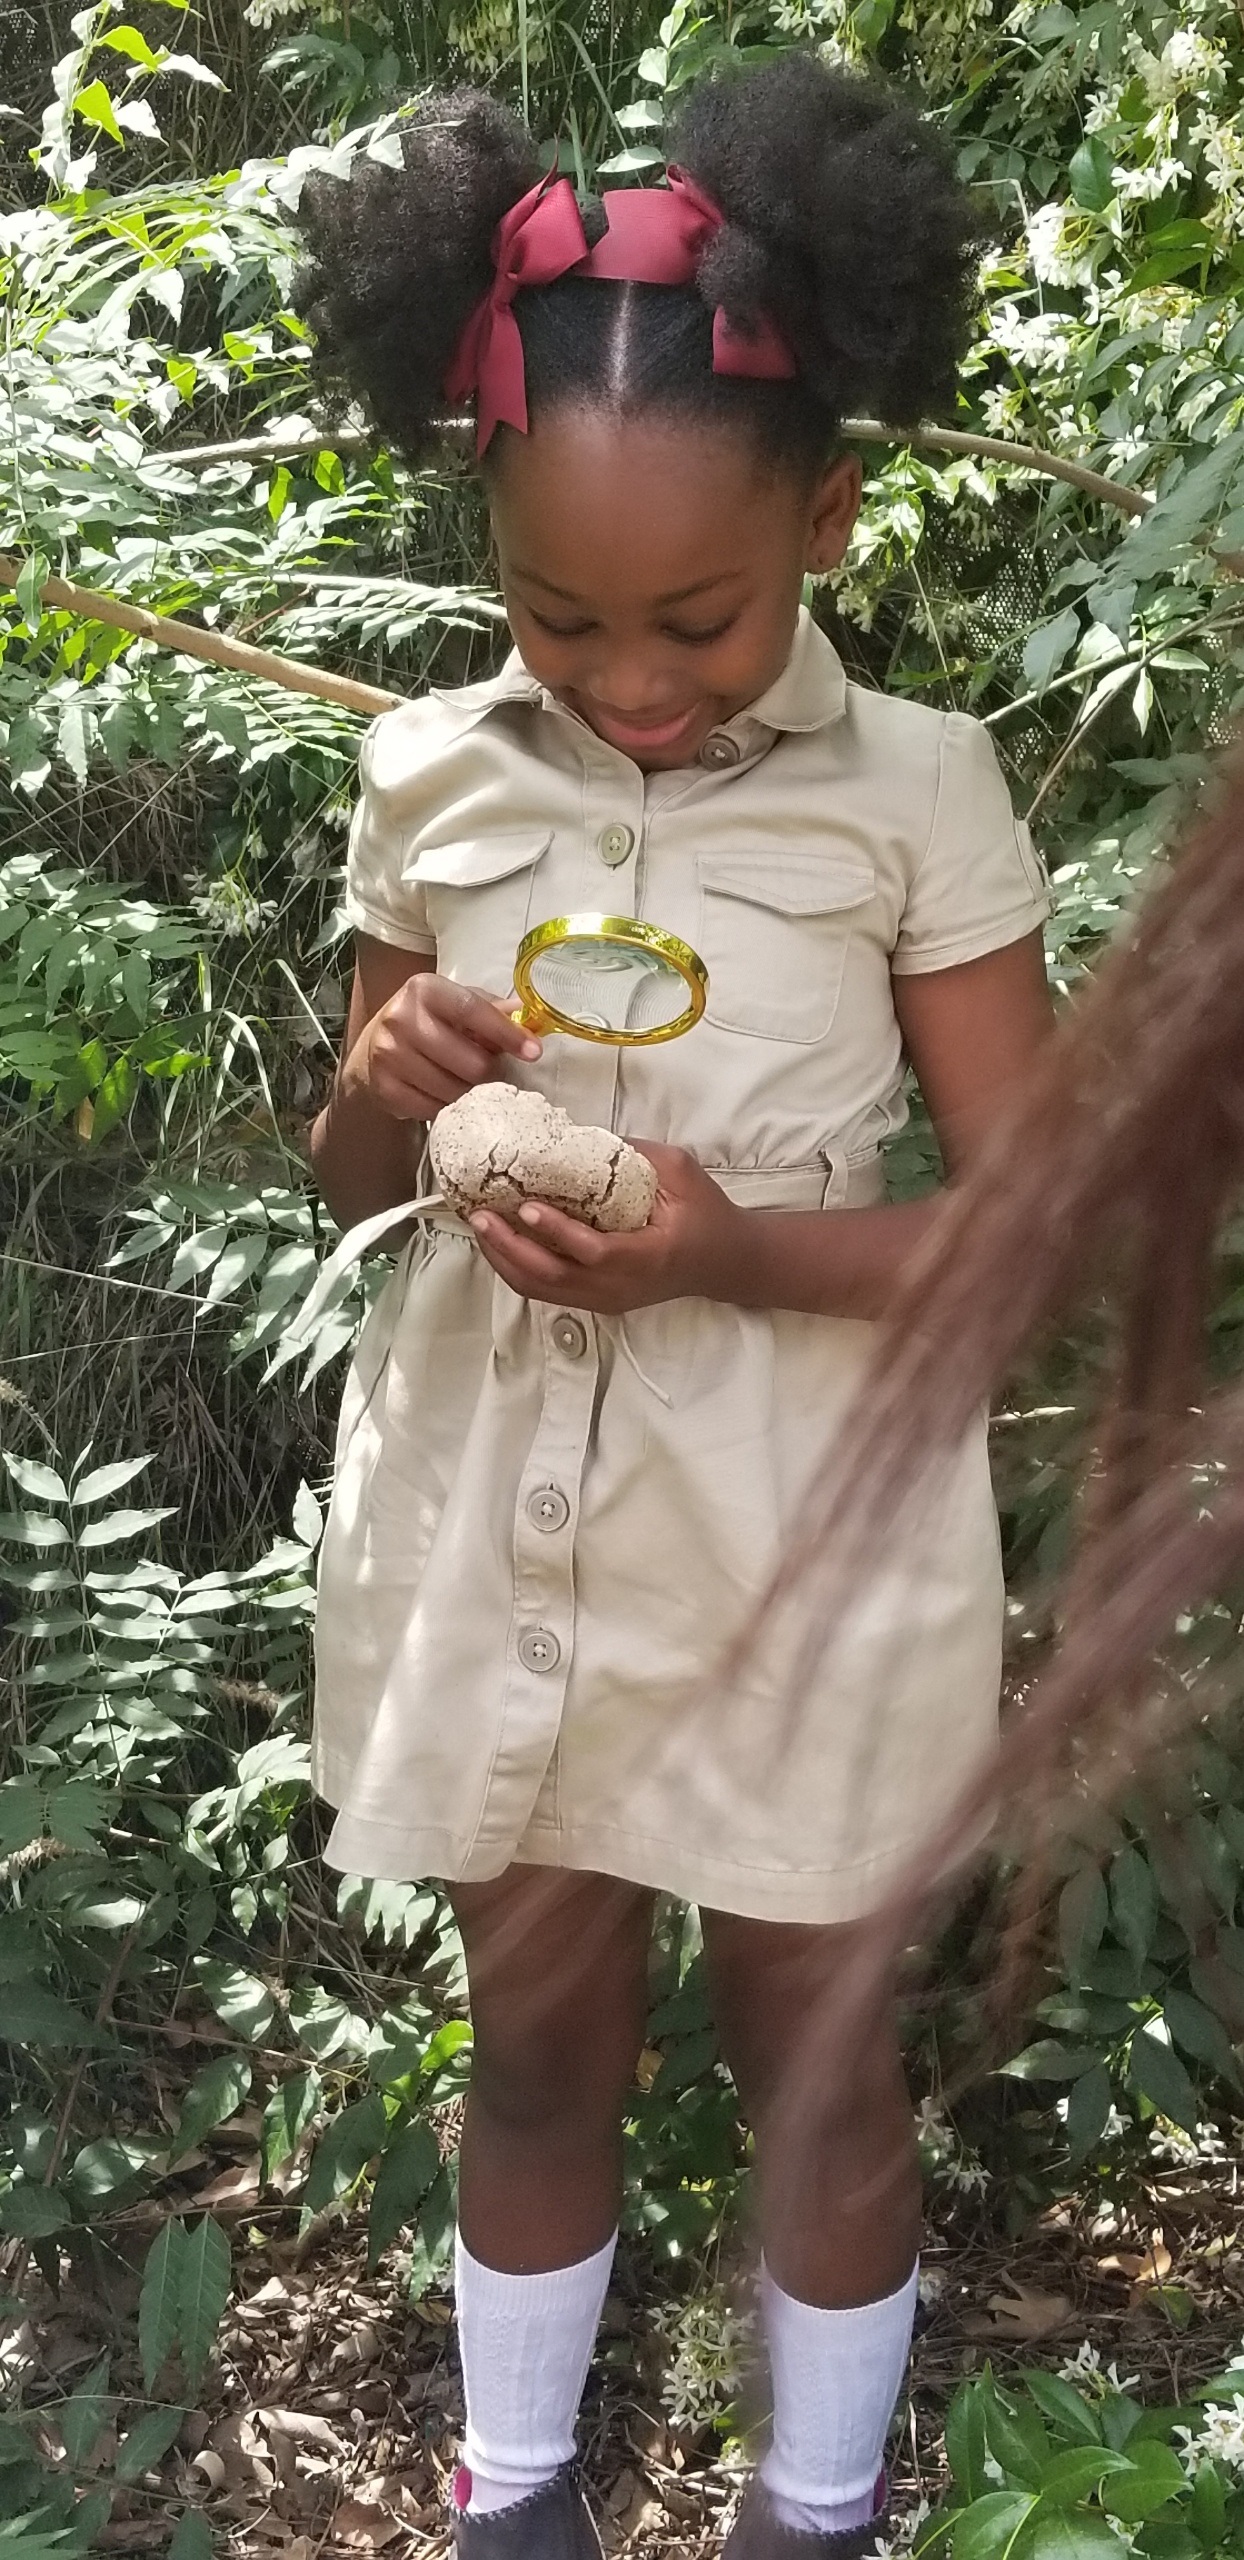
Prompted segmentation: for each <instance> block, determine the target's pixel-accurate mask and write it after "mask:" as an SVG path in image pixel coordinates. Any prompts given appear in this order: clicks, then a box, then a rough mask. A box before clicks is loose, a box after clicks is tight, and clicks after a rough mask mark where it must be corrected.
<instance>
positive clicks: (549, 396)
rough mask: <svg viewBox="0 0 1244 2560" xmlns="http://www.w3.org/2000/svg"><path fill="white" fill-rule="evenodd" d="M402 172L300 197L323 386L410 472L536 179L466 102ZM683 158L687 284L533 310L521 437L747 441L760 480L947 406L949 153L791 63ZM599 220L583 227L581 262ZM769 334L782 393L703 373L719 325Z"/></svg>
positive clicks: (520, 310) (958, 308) (592, 289)
mask: <svg viewBox="0 0 1244 2560" xmlns="http://www.w3.org/2000/svg"><path fill="white" fill-rule="evenodd" d="M400 131H401V136H402V166H401V168H400V169H393V168H389V167H387V166H382V165H381V164H379V163H377V162H375V161H370V160H366V159H362V158H360V159H358V160H356V161H355V163H354V166H353V168H352V170H351V174H350V177H349V179H348V180H345V181H342V180H338V179H331V178H322V177H320V178H315V179H312V180H311V181H309V182H308V184H307V186H306V187H305V188H304V191H303V196H302V202H301V205H300V208H299V215H298V221H299V227H300V229H301V231H302V233H303V237H304V240H305V242H306V245H307V250H308V257H307V260H306V262H305V263H304V265H303V266H302V267H301V268H300V270H299V274H298V277H297V279H296V284H295V301H296V305H297V308H298V309H299V311H300V312H301V313H302V315H303V317H304V318H305V319H306V320H307V322H308V324H309V326H310V327H311V329H312V330H313V332H314V334H315V338H316V344H317V361H318V366H319V370H320V374H321V378H322V380H323V381H324V383H325V384H326V386H327V387H328V389H329V390H330V393H331V392H332V391H334V390H335V392H336V394H337V396H338V398H340V397H341V396H342V395H344V396H345V397H346V398H349V399H351V400H356V401H358V402H359V403H361V405H362V406H363V407H364V409H366V410H367V411H368V412H369V414H370V416H371V417H372V419H373V420H374V422H375V424H376V426H377V427H378V429H379V431H380V433H381V434H382V435H383V436H384V437H385V438H386V440H387V441H388V442H389V443H390V444H391V445H392V446H393V447H394V449H395V450H396V451H398V452H400V453H402V454H404V455H405V456H406V458H407V459H408V460H409V461H411V462H414V463H418V462H421V461H423V460H424V459H426V457H427V455H428V453H429V451H430V450H431V449H433V448H434V447H435V445H436V442H437V440H438V438H439V436H440V435H441V434H442V433H443V431H444V426H445V419H444V395H443V388H442V386H443V383H444V379H445V374H446V371H447V369H448V367H449V364H450V360H451V358H452V355H453V352H454V349H455V347H456V345H457V342H458V339H459V337H460V335H461V332H462V329H463V327H464V325H465V323H466V321H467V319H468V317H469V315H470V313H471V311H472V310H473V309H474V307H475V305H476V304H477V303H478V302H479V301H480V299H481V298H482V296H483V295H484V294H485V293H486V292H487V290H488V286H489V283H490V281H491V276H492V263H491V256H490V244H491V241H492V236H493V233H494V231H495V229H496V226H497V223H498V222H499V221H500V219H501V216H502V215H503V214H504V213H505V212H507V211H508V210H509V208H510V207H511V206H512V205H513V204H515V203H517V201H518V199H519V197H520V196H522V195H523V194H525V193H526V191H527V189H528V188H529V187H531V186H533V185H534V184H535V183H536V180H537V178H538V176H539V174H540V171H539V160H538V156H537V153H536V151H535V148H534V145H533V143H532V140H531V137H530V135H529V134H528V132H527V130H526V128H525V126H524V125H523V124H522V123H521V121H520V119H519V118H518V117H517V116H515V115H514V114H513V113H512V111H511V110H510V109H508V108H506V107H503V106H500V105H499V104H498V103H497V102H496V101H495V100H493V99H490V98H488V97H486V96H484V95H483V93H482V92H480V91H476V90H472V89H459V90H454V91H452V92H450V93H448V94H446V95H442V96H439V97H432V98H429V99H425V100H424V101H422V102H421V103H420V104H419V105H418V106H417V107H416V108H415V109H414V111H413V112H412V114H411V115H410V116H409V118H408V119H406V120H405V121H404V123H403V124H402V126H401V128H400ZM669 141H670V152H671V157H672V158H674V159H676V160H678V161H679V162H680V163H681V164H682V166H683V167H684V168H686V169H687V171H688V173H689V175H690V176H691V177H693V178H694V179H695V180H696V182H697V184H699V185H700V186H701V187H703V188H704V190H705V191H706V193H707V194H709V195H710V196H711V197H712V198H713V200H714V201H715V203H716V204H717V205H718V206H719V207H720V210H721V212H722V215H723V217H724V220H723V226H722V229H721V230H720V232H719V233H718V234H717V236H716V238H715V239H714V240H712V241H711V242H710V244H709V247H708V249H707V250H706V252H705V255H704V257H703V259H702V261H701V264H700V268H699V272H698V275H697V278H696V281H695V283H694V284H691V285H687V286H668V285H641V284H625V283H616V282H606V281H598V280H595V279H588V278H586V277H576V276H572V275H571V276H564V277H561V278H559V279H558V280H557V282H555V283H553V284H550V285H545V286H542V287H538V288H531V289H527V290H525V291H523V292H520V293H519V294H518V296H517V297H516V300H515V303H514V306H513V308H514V317H515V321H516V322H517V325H518V329H519V332H520V335H521V338H522V342H523V358H524V366H525V370H526V382H527V403H528V414H529V416H530V417H531V419H532V421H533V422H534V421H535V420H536V419H538V418H539V416H540V415H541V414H542V413H544V412H547V411H549V410H551V409H553V408H555V407H567V406H571V407H578V406H583V405H591V406H594V407H603V408H606V409H607V410H609V411H610V412H611V413H612V414H614V415H615V416H617V417H618V418H620V419H629V418H634V417H638V416H641V415H652V414H665V415H667V416H670V417H674V418H688V419H690V418H693V417H694V418H696V419H697V420H699V421H702V422H703V423H704V424H706V425H710V426H712V425H717V424H720V425H722V426H727V427H730V428H733V429H736V430H740V431H742V432H745V433H746V434H747V435H748V436H750V437H751V439H752V440H753V441H754V443H755V444H756V446H757V447H758V449H759V451H760V452H761V453H762V454H763V456H764V457H765V459H766V460H767V461H769V462H771V463H773V462H780V463H782V464H784V465H788V466H790V467H793V468H795V469H796V470H798V471H800V472H801V473H802V472H806V471H812V472H814V471H815V470H816V469H817V468H819V467H820V466H822V465H823V464H824V462H825V461H826V460H827V459H828V457H829V455H830V454H831V452H832V450H833V446H834V443H835V441H836V437H837V433H838V428H839V424H840V421H841V419H842V418H843V417H844V416H845V415H847V414H849V413H850V412H852V411H859V410H868V411H875V412H877V413H879V414H880V415H881V416H882V417H884V418H885V419H886V420H887V422H888V423H889V424H891V425H894V426H911V425H915V424H917V423H918V422H919V421H920V419H922V418H924V417H928V416H930V415H932V414H934V413H935V412H937V411H938V410H941V409H944V408H945V407H947V406H948V405H950V404H951V403H952V402H953V398H954V383H955V373H956V369H957V365H958V362H959V359H960V356H961V354H962V352H963V348H964V345H965V343H966V338H967V332H968V326H969V319H970V301H971V273H972V265H973V255H974V248H975V241H976V226H975V222H974V218H973V216H972V213H971V210H970V206H969V201H968V197H967V195H966V192H965V190H964V189H963V187H962V186H961V185H960V183H959V181H958V179H957V178H956V177H955V175H954V171H953V168H952V165H951V162H950V160H949V158H948V156H947V153H946V151H945V148H944V146H943V144H942V142H941V139H940V137H939V136H938V135H937V134H936V133H935V132H934V130H933V129H932V127H931V126H930V125H928V124H927V123H926V122H925V121H924V120H923V118H922V117H921V116H920V115H919V114H918V112H917V111H916V110H915V108H914V107H912V106H910V105H909V104H907V103H906V102H905V101H904V100H901V99H899V98H896V97H894V96H892V95H891V94H890V93H889V91H887V90H885V89H883V88H882V87H881V86H880V85H879V84H878V83H876V82H875V81H872V80H867V79H863V78H861V77H859V76H857V75H856V74H854V73H848V72H843V71H837V70H831V69H830V68H829V67H828V66H827V65H826V64H825V63H823V62H822V61H821V60H820V58H819V57H818V56H817V55H815V54H812V53H807V52H792V53H789V54H785V55H782V56H780V57H779V58H778V59H777V60H776V61H774V62H770V63H767V64H763V65H761V66H760V67H759V68H756V69H751V70H744V71H738V70H728V69H723V70H722V71H719V72H716V73H714V74H712V75H711V76H709V77H708V78H706V79H703V80H701V81H699V82H698V83H696V85H695V86H694V87H693V88H692V89H691V90H690V91H689V92H688V93H687V96H686V97H685V99H684V100H683V101H682V102H681V103H680V105H679V107H678V110H677V112H676V114H675V116H674V118H673V119H672V123H671V130H670V137H669ZM605 223H606V215H605V212H604V208H603V205H602V204H601V202H600V201H599V200H596V201H594V202H592V203H589V204H588V205H587V206H586V208H585V210H584V227H585V230H586V232H587V237H588V240H589V243H592V242H594V241H595V240H596V239H599V237H600V236H601V233H602V232H603V230H604V228H605ZM719 307H721V308H724V310H725V311H726V314H727V316H728V318H729V319H730V321H731V323H732V325H734V326H735V327H738V328H741V329H743V330H745V331H746V330H747V329H748V327H749V326H751V325H754V323H755V321H756V320H757V319H758V318H759V317H761V316H762V315H763V316H765V317H767V318H770V319H772V320H773V321H775V322H776V323H777V325H778V327H779V328H780V329H781V330H782V332H783V334H784V335H785V337H786V339H787V341H788V343H789V344H790V346H791V348H792V350H793V352H794V355H795V359H796V363H797V365H798V375H797V377H796V378H795V379H794V380H792V381H753V380H748V379H743V378H740V377H736V376H726V375H721V374H715V373H714V371H713V361H712V358H713V348H712V321H713V314H714V312H715V311H716V310H717V309H718V308H719Z"/></svg>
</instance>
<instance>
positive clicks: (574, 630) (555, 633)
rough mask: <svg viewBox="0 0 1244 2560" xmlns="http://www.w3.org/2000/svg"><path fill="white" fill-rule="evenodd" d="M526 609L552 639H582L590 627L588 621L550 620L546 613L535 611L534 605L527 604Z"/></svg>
mask: <svg viewBox="0 0 1244 2560" xmlns="http://www.w3.org/2000/svg"><path fill="white" fill-rule="evenodd" d="M527 611H528V613H529V614H530V616H531V619H532V621H533V622H534V623H536V624H537V626H538V628H539V629H540V630H541V631H547V632H548V634H549V637H550V639H552V640H582V639H583V638H584V637H585V635H586V634H587V633H588V632H589V631H590V630H591V629H592V624H591V623H590V622H550V620H549V617H548V615H547V613H537V612H536V609H535V606H534V605H530V604H529V605H528V607H527Z"/></svg>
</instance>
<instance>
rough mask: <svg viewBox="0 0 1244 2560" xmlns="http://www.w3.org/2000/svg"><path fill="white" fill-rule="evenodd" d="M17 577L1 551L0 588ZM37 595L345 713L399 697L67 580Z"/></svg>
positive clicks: (387, 707)
mask: <svg viewBox="0 0 1244 2560" xmlns="http://www.w3.org/2000/svg"><path fill="white" fill-rule="evenodd" d="M21 573H22V563H21V562H20V560H15V559H13V558H11V557H10V556H9V555H8V554H7V553H5V552H0V586H4V587H13V588H15V587H16V585H17V582H18V579H19V578H20V576H21ZM39 593H40V598H41V600H42V602H43V603H44V604H45V605H53V606H58V607H59V608H60V610H61V611H62V612H65V613H75V614H77V615H78V616H79V617H80V618H81V620H82V621H84V622H105V623H108V624H109V625H110V626H111V628H112V629H113V630H114V631H130V632H132V633H133V635H134V637H135V639H137V640H152V641H154V642H155V645H156V647H157V648H159V649H172V650H175V651H176V653H177V655H178V657H182V658H206V659H207V660H208V661H209V662H210V664H211V665H212V666H216V667H231V668H232V669H233V670H234V671H235V672H236V673H237V674H238V675H245V676H261V677H263V678H264V679H265V680H266V681H267V683H269V684H279V685H283V686H284V688H285V691H286V692H287V693H310V694H316V695H318V696H319V699H320V700H321V701H322V702H335V703H337V704H338V706H339V707H340V708H341V709H343V710H345V711H362V712H366V713H367V714H368V715H369V716H372V717H374V715H375V714H376V713H377V712H379V711H392V710H393V709H394V707H395V706H396V704H398V703H399V702H400V701H401V700H402V699H403V697H402V695H401V694H398V693H382V692H381V690H380V688H379V686H378V685H371V684H357V683H356V682H355V680H354V678H353V676H338V675H333V674H331V673H330V671H329V669H328V668H327V667H308V666H305V665H304V664H303V662H302V660H301V659H300V658H281V657H278V656H277V655H276V653H275V651H273V650H271V649H253V648H252V647H251V645H250V643H249V641H247V640H233V639H230V637H229V636H228V634H227V633H226V632H223V631H202V630H200V629H199V627H198V625H197V623H193V622H171V621H169V620H168V619H167V617H166V616H165V615H164V614H162V613H148V612H147V611H146V608H145V607H144V606H142V605H137V604H123V603H122V602H121V600H120V598H119V597H118V596H110V595H106V594H104V593H103V592H102V591H101V590H100V589H98V588H96V587H79V586H77V585H75V584H74V583H73V582H72V581H71V580H70V579H68V578H46V579H45V580H44V583H43V585H42V587H41V588H40V590H39Z"/></svg>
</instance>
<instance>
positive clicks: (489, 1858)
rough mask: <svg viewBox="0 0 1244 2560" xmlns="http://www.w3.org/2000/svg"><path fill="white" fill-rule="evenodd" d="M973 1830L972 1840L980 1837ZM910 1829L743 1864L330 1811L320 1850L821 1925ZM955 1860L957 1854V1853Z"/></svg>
mask: <svg viewBox="0 0 1244 2560" xmlns="http://www.w3.org/2000/svg"><path fill="white" fill-rule="evenodd" d="M982 1836H983V1832H982V1834H981V1835H978V1839H977V1842H976V1846H978V1847H979V1845H980V1838H981V1837H982ZM928 1841H929V1835H928V1833H927V1832H925V1833H922V1834H915V1835H913V1836H912V1837H910V1838H908V1839H906V1840H903V1841H900V1842H898V1843H896V1844H895V1845H894V1847H892V1848H890V1849H886V1850H883V1851H881V1852H879V1853H876V1854H874V1855H873V1856H871V1857H868V1858H862V1859H860V1860H859V1862H858V1864H853V1865H851V1866H849V1867H845V1866H844V1867H837V1868H824V1869H815V1868H811V1869H809V1868H803V1869H795V1868H769V1867H744V1866H739V1865H738V1864H737V1863H731V1864H728V1863H727V1862H725V1861H724V1860H723V1861H721V1862H718V1861H717V1860H715V1859H706V1858H697V1857H695V1856H690V1857H688V1856H687V1855H686V1854H685V1853H683V1852H682V1851H680V1849H679V1848H678V1847H677V1845H676V1844H675V1843H672V1842H670V1841H668V1840H654V1839H645V1838H639V1837H636V1836H635V1835H634V1834H633V1833H631V1832H623V1831H615V1830H611V1829H609V1828H598V1829H589V1828H587V1827H585V1828H583V1829H580V1830H577V1831H573V1832H570V1831H558V1830H554V1829H552V1828H549V1829H543V1828H538V1827H537V1826H536V1825H535V1824H530V1825H529V1826H528V1828H527V1830H526V1831H525V1832H524V1834H523V1836H522V1839H521V1840H520V1841H518V1842H517V1843H516V1844H515V1845H514V1846H513V1847H512V1848H508V1849H505V1850H502V1851H500V1852H498V1851H496V1850H493V1849H491V1848H485V1847H482V1846H479V1845H475V1846H472V1844H471V1843H470V1842H469V1841H468V1840H466V1839H465V1838H462V1837H459V1836H458V1835H457V1834H455V1833H452V1832H448V1831H446V1830H444V1829H443V1828H440V1827H437V1826H434V1825H427V1826H425V1827H421V1828H419V1829H417V1830H415V1829H410V1830H407V1829H405V1828H400V1829H399V1827H398V1825H397V1824H396V1823H386V1822H374V1821H365V1820H362V1819H361V1818H359V1817H358V1816H356V1815H352V1814H349V1813H344V1812H343V1813H339V1814H338V1816H337V1820H336V1823H335V1824H334V1826H333V1832H332V1836H331V1838H330V1840H329V1842H328V1845H327V1848H326V1850H325V1853H324V1854H325V1858H326V1861H327V1863H328V1865H329V1866H331V1867H335V1868H336V1869H337V1870H338V1871H339V1872H341V1873H345V1874H350V1875H363V1876H366V1877H368V1878H369V1880H373V1881H382V1882H384V1883H386V1884H422V1883H425V1882H435V1883H444V1884H488V1883H491V1882H493V1881H494V1880H495V1878H496V1877H497V1876H500V1875H504V1873H505V1871H506V1868H507V1867H510V1866H530V1867H563V1868H565V1869H567V1870H568V1871H570V1872H572V1873H575V1874H590V1875H605V1876H613V1877H617V1878H618V1879H619V1880H620V1881H622V1882H623V1883H626V1884H636V1885H641V1886H643V1887H644V1888H645V1889H646V1890H648V1891H650V1892H653V1893H668V1894H673V1895H675V1896H676V1897H677V1899H678V1900H679V1901H680V1902H691V1903H697V1904H699V1905H702V1906H703V1907H704V1908H705V1909H707V1910H710V1911H728V1912H730V1913H732V1914H734V1915H735V1916H736V1917H737V1918H739V1919H744V1920H776V1921H793V1922H796V1923H804V1924H806V1925H808V1926H811V1927H828V1926H832V1925H835V1924H838V1923H841V1922H843V1921H850V1920H863V1919H866V1918H868V1916H869V1915H870V1914H871V1913H872V1912H874V1911H876V1910H877V1909H878V1908H879V1906H880V1904H881V1903H883V1902H884V1901H885V1900H886V1898H887V1896H888V1894H889V1893H890V1892H891V1891H892V1890H893V1888H894V1886H895V1885H896V1884H897V1883H898V1882H899V1881H900V1879H901V1878H902V1877H903V1876H904V1874H905V1873H906V1871H907V1869H908V1867H909V1866H910V1865H911V1864H912V1863H913V1862H914V1860H915V1859H916V1858H917V1857H918V1856H919V1855H920V1853H921V1850H922V1849H927V1847H928ZM956 1863H958V1861H956Z"/></svg>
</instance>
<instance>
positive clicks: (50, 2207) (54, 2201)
mask: <svg viewBox="0 0 1244 2560" xmlns="http://www.w3.org/2000/svg"><path fill="white" fill-rule="evenodd" d="M69 2218H70V2216H69V2208H68V2206H67V2204H66V2203H65V2200H64V2197H63V2196H62V2195H60V2194H58V2192H57V2190H56V2188H55V2187H36V2186H33V2185H32V2184H31V2183H30V2182H29V2181H28V2180H26V2179H23V2181H22V2183H21V2185H20V2186H17V2187H10V2188H9V2189H8V2191H7V2193H6V2194H4V2195H2V2196H0V2231H8V2232H11V2234H12V2236H13V2238H14V2239H15V2240H47V2239H49V2238H50V2236H51V2234H52V2233H53V2232H54V2231H62V2230H63V2229H64V2227H65V2224H66V2223H67V2222H68V2220H69Z"/></svg>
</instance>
